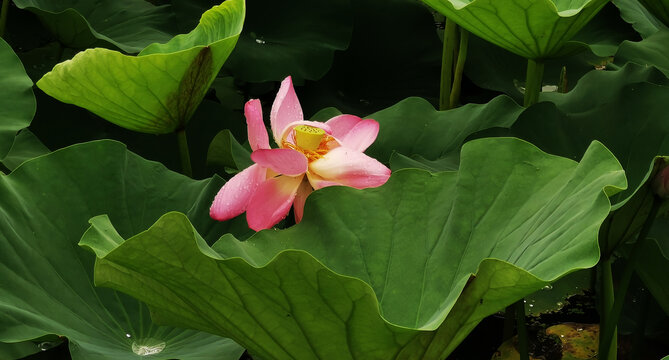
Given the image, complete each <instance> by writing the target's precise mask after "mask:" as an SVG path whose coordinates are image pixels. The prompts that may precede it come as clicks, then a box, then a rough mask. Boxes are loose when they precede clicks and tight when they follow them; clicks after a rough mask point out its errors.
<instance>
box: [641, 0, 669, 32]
mask: <svg viewBox="0 0 669 360" xmlns="http://www.w3.org/2000/svg"><path fill="white" fill-rule="evenodd" d="M639 1H641V3H642V4H643V5H644V6H645V7H646V8H647V9H648V10H649V11H650V13H651V14H653V15H654V16H655V17H656V18H658V19H660V20H662V22H663V23H664V25H667V26H669V0H639Z"/></svg>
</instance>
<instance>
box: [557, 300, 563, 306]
mask: <svg viewBox="0 0 669 360" xmlns="http://www.w3.org/2000/svg"><path fill="white" fill-rule="evenodd" d="M555 305H557V306H558V307H562V305H564V304H562V301H558V303H557V304H555Z"/></svg>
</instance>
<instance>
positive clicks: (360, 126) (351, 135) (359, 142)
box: [339, 119, 379, 152]
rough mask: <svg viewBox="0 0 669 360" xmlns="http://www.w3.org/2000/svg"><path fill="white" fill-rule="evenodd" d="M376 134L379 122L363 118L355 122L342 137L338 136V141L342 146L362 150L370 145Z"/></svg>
mask: <svg viewBox="0 0 669 360" xmlns="http://www.w3.org/2000/svg"><path fill="white" fill-rule="evenodd" d="M378 134H379V123H378V122H376V120H372V119H365V120H362V121H360V122H359V123H357V124H356V125H355V126H354V127H353V128H352V129H351V130H350V131H349V132H348V133H347V134H346V135H344V137H340V138H339V141H340V142H341V144H342V146H345V147H347V148H349V149H353V150H358V151H360V152H362V151H365V150H367V148H368V147H369V145H372V143H373V142H374V140H376V135H378Z"/></svg>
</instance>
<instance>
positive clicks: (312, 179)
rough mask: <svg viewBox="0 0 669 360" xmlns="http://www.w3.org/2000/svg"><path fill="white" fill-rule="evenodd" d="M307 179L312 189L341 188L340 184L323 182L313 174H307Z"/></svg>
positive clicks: (323, 180) (328, 181)
mask: <svg viewBox="0 0 669 360" xmlns="http://www.w3.org/2000/svg"><path fill="white" fill-rule="evenodd" d="M307 179H309V184H310V185H311V187H312V188H314V189H316V190H318V189H322V188H324V187H328V186H341V184H340V183H338V182H335V181H330V180H325V179H323V178H322V177H320V176H318V175H316V174H314V173H313V172H307Z"/></svg>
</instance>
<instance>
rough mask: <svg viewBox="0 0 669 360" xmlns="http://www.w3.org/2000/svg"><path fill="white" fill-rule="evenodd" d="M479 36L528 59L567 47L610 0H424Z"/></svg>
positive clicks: (550, 54)
mask: <svg viewBox="0 0 669 360" xmlns="http://www.w3.org/2000/svg"><path fill="white" fill-rule="evenodd" d="M423 1H424V2H425V3H427V4H428V5H430V6H431V7H432V8H434V9H435V10H437V11H439V12H440V13H442V14H444V15H445V16H446V17H447V18H448V19H450V20H453V21H455V22H456V23H457V24H458V25H460V26H462V27H463V28H465V29H466V30H468V31H470V32H472V33H473V34H476V35H477V36H479V37H481V38H483V39H485V40H487V41H490V42H491V43H494V44H496V45H498V46H501V47H503V48H505V49H506V50H509V51H511V52H513V53H515V54H517V55H520V56H522V57H525V58H528V59H544V58H548V57H552V56H555V55H558V54H560V53H561V52H563V51H566V50H569V49H567V48H568V46H567V45H569V40H570V39H571V38H572V37H573V36H574V35H575V34H576V33H577V32H578V31H579V30H580V29H581V28H582V27H583V26H585V25H586V24H587V23H588V21H590V19H592V18H593V17H594V16H595V15H596V14H597V12H598V11H599V10H600V9H601V8H602V7H603V6H604V5H605V4H606V2H607V0H577V1H570V0H423Z"/></svg>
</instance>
